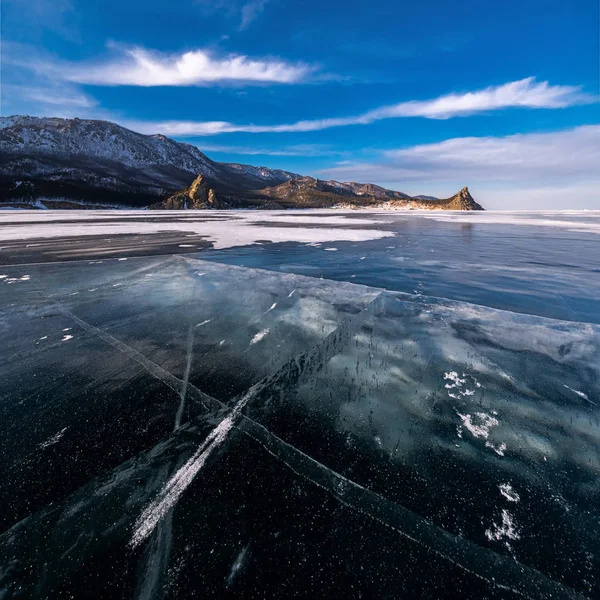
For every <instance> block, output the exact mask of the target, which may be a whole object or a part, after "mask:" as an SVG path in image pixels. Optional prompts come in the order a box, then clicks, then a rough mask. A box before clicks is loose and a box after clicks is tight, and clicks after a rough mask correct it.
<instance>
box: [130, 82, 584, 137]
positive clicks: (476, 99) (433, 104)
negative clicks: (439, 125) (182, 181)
mask: <svg viewBox="0 0 600 600" xmlns="http://www.w3.org/2000/svg"><path fill="white" fill-rule="evenodd" d="M593 101H594V98H592V97H589V96H587V95H586V94H584V93H583V92H582V90H581V88H580V87H579V86H570V85H550V84H549V83H548V82H547V81H536V79H535V78H534V77H528V78H526V79H521V80H518V81H512V82H510V83H505V84H504V85H500V86H491V87H487V88H485V89H483V90H478V91H475V92H465V93H462V94H459V93H451V94H447V95H444V96H440V97H439V98H434V99H432V100H414V101H408V102H401V103H399V104H393V105H390V106H383V107H380V108H376V109H374V110H370V111H368V112H366V113H363V114H361V115H356V116H351V117H333V118H325V119H313V120H304V121H297V122H295V123H289V124H282V125H254V124H247V125H239V124H235V123H230V122H227V121H209V122H206V121H165V122H161V123H138V124H137V127H138V128H142V129H143V130H144V131H160V132H161V133H165V134H167V135H189V136H195V135H197V136H202V135H215V134H218V133H233V132H250V133H281V132H302V131H319V130H322V129H329V128H332V127H344V126H348V125H368V124H370V123H374V122H375V121H380V120H383V119H393V118H401V117H423V118H426V119H449V118H452V117H460V116H468V115H473V114H476V113H481V112H488V111H494V110H501V109H506V108H536V109H539V108H546V109H553V108H563V107H567V106H572V105H575V104H582V103H588V102H593Z"/></svg>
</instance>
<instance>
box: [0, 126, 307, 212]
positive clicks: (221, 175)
mask: <svg viewBox="0 0 600 600" xmlns="http://www.w3.org/2000/svg"><path fill="white" fill-rule="evenodd" d="M0 157H1V158H2V166H1V167H0V181H1V182H2V183H4V185H3V186H2V188H3V191H4V192H5V194H4V195H5V196H6V193H7V192H9V191H10V188H9V189H7V185H8V184H9V183H11V182H13V183H15V184H16V181H26V182H28V185H27V186H24V187H23V186H22V188H21V190H20V193H24V192H25V191H26V190H29V191H30V192H31V189H32V187H34V188H35V189H36V190H37V191H40V192H42V193H43V194H44V193H45V194H50V195H52V194H53V193H59V194H60V195H61V196H65V195H66V196H73V197H75V196H77V195H80V196H82V197H84V198H86V197H95V196H98V195H106V194H100V192H107V193H109V194H113V195H114V194H115V193H117V194H119V195H125V196H126V195H137V196H140V200H141V203H144V199H146V197H156V196H164V195H165V194H168V193H172V192H174V191H175V190H178V189H181V188H183V187H186V186H188V185H189V184H190V183H191V182H192V181H193V180H194V179H195V177H196V176H198V175H199V174H201V175H204V176H205V177H206V178H207V179H208V180H209V181H210V182H211V185H212V186H213V187H215V188H217V189H223V190H224V191H225V190H227V191H231V190H239V189H243V190H252V189H257V188H262V187H265V186H270V185H277V184H280V183H283V182H285V181H288V180H289V179H292V178H294V177H298V174H296V173H288V172H286V171H281V170H278V169H268V168H266V167H253V166H250V165H239V164H228V163H219V162H215V161H212V160H211V159H210V158H208V157H207V156H206V155H205V154H203V153H202V152H200V150H198V148H197V147H196V146H192V145H191V144H185V143H181V142H176V141H175V140H172V139H170V138H168V137H166V136H164V135H143V134H140V133H136V132H134V131H130V130H129V129H126V128H124V127H121V126H120V125H117V124H115V123H110V122H108V121H92V120H84V119H58V118H41V117H19V116H15V117H0ZM13 188H14V186H13ZM38 188H40V189H38ZM59 188H64V189H59ZM9 195H10V194H9ZM15 195H16V194H15ZM154 199H156V198H154ZM138 203H139V202H138Z"/></svg>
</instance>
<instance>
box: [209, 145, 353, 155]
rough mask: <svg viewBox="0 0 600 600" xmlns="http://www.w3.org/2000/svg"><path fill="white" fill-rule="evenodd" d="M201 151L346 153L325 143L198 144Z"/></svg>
mask: <svg viewBox="0 0 600 600" xmlns="http://www.w3.org/2000/svg"><path fill="white" fill-rule="evenodd" d="M198 148H199V149H200V150H202V152H222V153H225V154H247V155H254V156H311V157H312V156H340V155H343V154H346V153H345V152H344V151H342V150H335V149H333V148H331V147H330V146H327V145H325V144H296V145H292V146H281V147H276V148H261V147H257V146H229V145H220V144H204V143H203V144H199V145H198Z"/></svg>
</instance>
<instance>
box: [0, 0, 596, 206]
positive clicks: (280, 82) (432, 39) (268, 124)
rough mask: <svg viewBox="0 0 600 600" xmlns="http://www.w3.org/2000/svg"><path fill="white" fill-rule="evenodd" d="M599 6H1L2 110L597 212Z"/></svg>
mask: <svg viewBox="0 0 600 600" xmlns="http://www.w3.org/2000/svg"><path fill="white" fill-rule="evenodd" d="M598 10H599V9H598V2H597V0H577V2H572V1H570V2H568V1H566V0H561V1H558V0H545V1H538V0H520V1H515V0H504V1H503V2H486V1H482V0H463V1H461V2H453V3H451V2H448V1H447V0H444V1H442V0H422V1H421V2H410V3H409V2H400V1H398V0H395V1H388V0H374V1H373V2H370V3H367V2H364V0H361V1H360V2H358V1H354V0H345V1H343V2H342V1H332V0H330V1H328V2H327V1H323V0H318V1H317V0H303V1H295V0H287V1H284V0H170V1H168V2H166V1H160V2H159V1H156V0H145V1H144V2H141V1H139V0H119V1H116V0H104V2H102V3H100V2H89V1H87V0H3V3H2V106H1V111H2V115H9V114H31V115H48V116H50V115H51V116H66V117H70V116H79V117H82V118H102V119H108V120H112V121H117V122H119V123H121V124H123V125H125V126H128V127H130V128H132V129H135V130H137V131H141V132H143V133H158V132H161V133H166V134H167V135H170V136H172V137H175V138H176V139H179V140H184V141H187V142H190V143H193V144H196V145H197V146H198V147H199V148H200V149H201V150H203V151H205V152H206V153H207V154H208V155H209V156H210V157H211V158H213V159H215V160H224V161H235V162H248V163H251V164H261V165H263V164H264V165H267V166H271V167H278V168H284V169H288V170H291V171H296V172H300V173H303V174H311V175H313V176H317V177H320V178H336V179H339V180H345V181H349V180H351V181H371V182H374V183H378V184H381V185H385V186H387V187H391V188H394V189H399V190H401V191H404V192H407V193H411V194H419V193H424V194H433V195H437V196H440V197H444V196H449V195H451V194H453V193H454V192H455V191H457V190H458V189H460V188H461V187H463V186H464V185H468V186H469V188H470V189H471V192H472V193H473V195H474V196H475V197H476V198H477V199H478V200H480V201H481V202H482V203H483V204H484V205H485V206H487V207H491V208H498V209H500V208H507V209H515V208H523V209H526V208H600V166H599V165H600V110H599V106H598V103H597V102H598V99H599V75H600V67H599V55H600V50H599V15H598Z"/></svg>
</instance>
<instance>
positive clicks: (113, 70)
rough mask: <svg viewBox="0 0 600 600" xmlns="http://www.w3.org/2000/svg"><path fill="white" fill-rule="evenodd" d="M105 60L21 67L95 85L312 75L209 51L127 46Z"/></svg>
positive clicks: (284, 79)
mask: <svg viewBox="0 0 600 600" xmlns="http://www.w3.org/2000/svg"><path fill="white" fill-rule="evenodd" d="M113 49H114V50H116V51H117V52H118V55H117V56H116V57H115V58H112V59H109V60H106V61H104V62H81V63H73V62H50V61H45V62H35V63H31V62H28V63H23V62H22V63H21V66H24V67H28V68H30V69H32V70H35V71H39V72H45V73H47V74H52V76H53V77H56V78H57V79H62V80H65V81H70V82H73V83H83V84H90V85H103V86H117V85H132V86H142V87H152V86H195V85H210V84H216V83H227V82H229V83H231V82H245V83H297V82H300V81H302V80H304V79H305V78H306V77H307V76H308V74H309V73H310V72H311V71H312V69H311V68H310V67H308V66H307V65H303V64H291V63H287V62H285V61H282V60H277V59H262V60H255V59H252V58H249V57H247V56H244V55H242V54H233V55H229V56H226V57H221V58H220V57H217V56H215V55H214V54H212V53H211V52H209V51H207V50H191V51H189V52H184V53H182V54H162V53H159V52H153V51H150V50H146V49H145V48H122V47H116V46H113Z"/></svg>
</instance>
